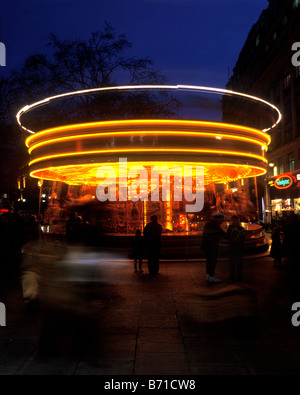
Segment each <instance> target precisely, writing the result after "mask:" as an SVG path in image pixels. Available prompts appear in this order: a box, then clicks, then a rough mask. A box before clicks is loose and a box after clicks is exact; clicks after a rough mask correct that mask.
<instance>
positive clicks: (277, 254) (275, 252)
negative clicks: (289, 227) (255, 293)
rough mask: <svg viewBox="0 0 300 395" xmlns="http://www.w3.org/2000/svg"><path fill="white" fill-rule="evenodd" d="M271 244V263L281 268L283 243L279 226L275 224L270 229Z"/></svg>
mask: <svg viewBox="0 0 300 395" xmlns="http://www.w3.org/2000/svg"><path fill="white" fill-rule="evenodd" d="M271 240H272V244H271V250H270V256H271V257H272V258H273V264H274V266H275V267H278V268H281V267H282V263H281V258H282V256H283V245H282V242H281V229H280V227H279V226H275V227H274V228H273V230H272V236H271Z"/></svg>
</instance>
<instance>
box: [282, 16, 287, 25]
mask: <svg viewBox="0 0 300 395" xmlns="http://www.w3.org/2000/svg"><path fill="white" fill-rule="evenodd" d="M287 22H288V18H287V16H286V15H285V16H284V18H283V20H282V25H283V26H285V25H286V24H287Z"/></svg>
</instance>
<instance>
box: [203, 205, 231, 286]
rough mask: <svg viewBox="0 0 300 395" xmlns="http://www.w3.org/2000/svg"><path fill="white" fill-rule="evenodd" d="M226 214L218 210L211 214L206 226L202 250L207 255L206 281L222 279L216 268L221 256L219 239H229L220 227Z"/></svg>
mask: <svg viewBox="0 0 300 395" xmlns="http://www.w3.org/2000/svg"><path fill="white" fill-rule="evenodd" d="M223 219H224V216H223V214H222V213H219V212H216V213H213V214H212V216H211V219H210V221H208V222H207V223H206V224H205V226H204V231H203V240H202V250H203V251H204V252H205V255H206V281H207V282H209V283H219V282H220V280H219V279H218V278H216V277H215V269H216V266H217V261H218V257H219V240H220V239H221V237H223V238H226V239H227V234H226V232H224V230H223V229H222V228H221V227H220V225H221V223H222V222H223Z"/></svg>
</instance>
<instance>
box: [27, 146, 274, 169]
mask: <svg viewBox="0 0 300 395" xmlns="http://www.w3.org/2000/svg"><path fill="white" fill-rule="evenodd" d="M142 151H143V152H152V153H153V152H176V153H178V149H176V148H143V149H142ZM128 152H138V153H140V152H141V149H139V148H130V149H128V148H126V149H113V150H109V149H108V150H93V151H81V152H64V153H61V154H52V155H46V156H42V157H39V158H36V159H33V160H32V161H31V162H29V166H31V165H33V164H34V163H37V162H41V161H44V160H48V159H56V158H64V157H67V156H68V157H69V156H71V157H73V156H82V155H94V154H111V153H120V154H121V153H128ZM180 152H186V153H197V154H204V153H209V154H219V155H230V156H244V157H248V158H256V159H259V160H261V161H263V162H266V163H267V162H268V161H267V159H266V158H264V157H263V156H260V155H255V154H249V153H247V152H239V151H229V150H228V151H227V150H214V149H190V148H189V149H182V148H181V149H180Z"/></svg>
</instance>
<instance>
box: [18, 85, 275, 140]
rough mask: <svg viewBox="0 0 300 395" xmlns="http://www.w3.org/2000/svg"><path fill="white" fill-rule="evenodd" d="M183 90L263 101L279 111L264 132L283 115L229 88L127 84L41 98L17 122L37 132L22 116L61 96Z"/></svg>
mask: <svg viewBox="0 0 300 395" xmlns="http://www.w3.org/2000/svg"><path fill="white" fill-rule="evenodd" d="M145 89H149V90H183V91H196V92H212V93H219V94H230V95H233V96H237V97H243V98H247V99H250V100H254V101H256V102H259V103H263V104H264V105H266V106H268V107H269V108H272V110H274V111H275V112H277V120H276V122H275V123H274V124H273V125H272V126H270V127H269V128H266V129H264V130H263V131H264V132H267V131H269V130H271V129H272V128H274V127H275V126H276V125H278V123H279V122H280V121H281V118H282V115H281V113H280V111H279V110H278V108H277V107H276V106H274V105H273V104H271V103H269V102H267V101H266V100H263V99H260V98H258V97H256V96H252V95H248V94H245V93H241V92H235V91H232V90H227V89H220V88H212V87H205V86H194V85H125V86H114V87H104V88H93V89H85V90H78V91H74V92H68V93H63V94H60V95H55V96H51V97H48V98H46V99H43V100H40V101H38V102H36V103H32V104H30V105H26V106H24V107H23V108H21V109H20V110H19V111H18V113H17V114H16V118H17V122H18V124H19V125H20V126H21V128H22V129H23V130H25V131H27V132H29V133H35V132H34V131H32V130H30V129H28V128H26V127H25V126H23V125H22V123H21V116H22V115H24V114H25V113H27V112H29V111H31V110H33V109H35V108H37V107H39V106H42V105H45V104H48V103H50V102H52V101H55V100H58V99H61V98H66V97H72V96H80V95H87V94H89V93H96V92H108V91H113V90H116V91H125V90H145Z"/></svg>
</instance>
